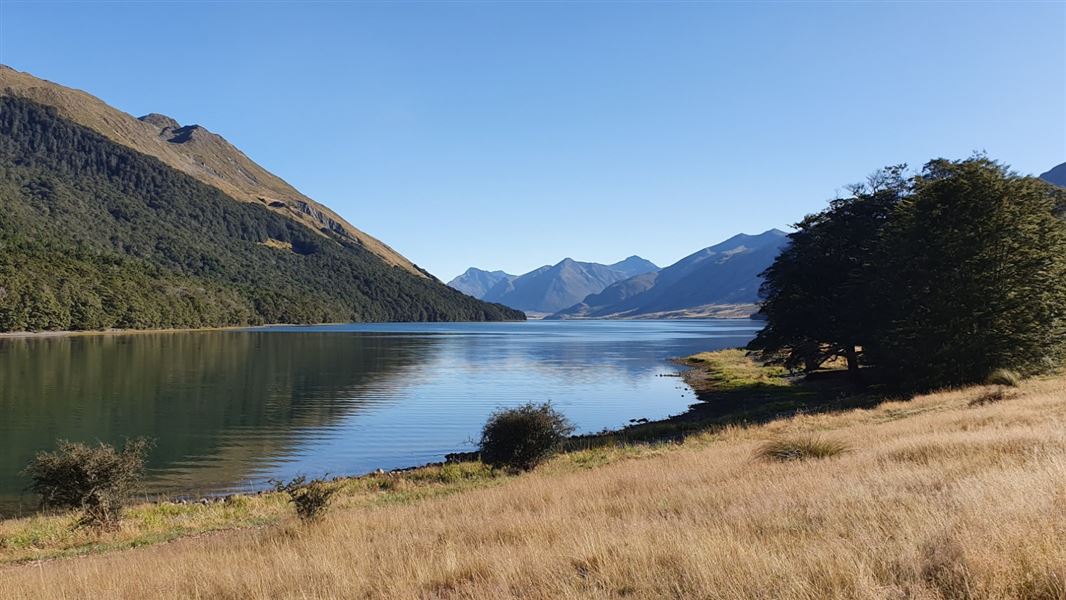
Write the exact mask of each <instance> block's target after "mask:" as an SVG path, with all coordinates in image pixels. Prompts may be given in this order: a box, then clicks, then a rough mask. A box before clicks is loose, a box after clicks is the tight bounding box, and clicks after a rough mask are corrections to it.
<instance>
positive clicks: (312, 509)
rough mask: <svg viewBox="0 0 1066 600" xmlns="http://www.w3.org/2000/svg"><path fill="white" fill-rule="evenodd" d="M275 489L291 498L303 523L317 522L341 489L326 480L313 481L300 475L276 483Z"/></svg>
mask: <svg viewBox="0 0 1066 600" xmlns="http://www.w3.org/2000/svg"><path fill="white" fill-rule="evenodd" d="M273 483H274V489H275V490H276V491H278V492H281V493H284V494H286V495H287V496H288V497H289V502H291V503H292V505H293V507H294V508H295V509H296V516H297V517H299V518H300V520H301V521H305V522H307V521H315V520H317V519H319V518H320V517H322V515H324V514H325V513H326V510H327V509H328V508H329V503H330V501H332V499H333V494H336V493H337V492H338V491H339V490H340V488H339V487H338V486H336V485H331V484H330V483H329V482H327V481H325V480H324V479H312V480H310V481H308V479H307V477H305V476H303V475H300V476H299V477H294V478H293V479H292V480H291V481H289V482H287V483H286V482H281V481H274V482H273Z"/></svg>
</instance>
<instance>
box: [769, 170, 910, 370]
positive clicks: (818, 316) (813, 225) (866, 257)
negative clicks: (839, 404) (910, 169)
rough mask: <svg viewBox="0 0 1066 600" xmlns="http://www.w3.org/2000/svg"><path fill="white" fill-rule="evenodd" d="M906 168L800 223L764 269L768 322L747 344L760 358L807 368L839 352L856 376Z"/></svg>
mask: <svg viewBox="0 0 1066 600" xmlns="http://www.w3.org/2000/svg"><path fill="white" fill-rule="evenodd" d="M904 169H905V166H904V165H899V166H894V167H889V168H886V169H883V170H881V171H879V172H877V173H876V174H875V175H873V176H871V177H870V178H869V182H868V184H867V185H859V186H852V189H851V191H852V192H853V195H852V196H851V197H850V198H842V199H837V200H833V201H832V202H830V205H829V208H827V209H825V210H823V211H822V212H820V213H817V214H814V215H809V216H807V217H806V218H805V219H804V220H803V221H801V222H800V223H797V224H796V232H795V233H792V234H790V235H789V240H790V244H789V245H788V246H787V247H786V248H785V250H784V251H782V253H781V254H780V255H779V256H778V257H777V259H776V260H775V261H774V263H773V264H772V265H771V266H770V268H769V269H767V270H766V272H765V273H764V274H763V276H764V283H763V286H762V289H761V294H762V296H763V299H764V300H763V303H762V306H761V311H760V314H761V315H762V316H764V317H766V319H767V324H766V327H765V328H763V330H762V331H761V332H759V334H758V335H757V336H756V338H755V340H753V341H752V343H751V345H750V346H749V348H750V349H752V350H755V351H757V352H758V353H759V354H760V355H761V357H762V358H763V359H766V360H770V361H777V362H782V363H784V364H785V365H786V366H787V367H789V368H791V369H799V368H802V369H804V370H807V371H810V370H813V369H815V368H817V367H818V366H820V365H821V364H822V363H824V362H825V361H827V360H829V359H831V358H834V357H843V358H845V359H846V360H847V364H848V369H849V371H850V372H851V374H852V376H853V377H854V378H856V379H857V378H858V377H859V352H860V348H862V347H863V346H865V345H866V344H867V343H868V341H869V338H870V335H871V333H872V332H873V331H874V330H875V327H874V322H873V319H874V318H875V315H874V314H873V313H872V312H871V311H870V299H869V294H870V288H871V283H872V282H873V281H874V279H875V276H876V264H875V261H874V259H875V257H876V256H877V255H878V252H877V242H878V240H879V235H880V230H881V228H882V227H883V226H884V224H885V223H886V221H887V219H888V217H889V215H890V214H891V212H892V211H893V209H894V207H895V206H896V204H897V203H898V202H899V199H900V197H901V196H902V195H903V194H904V193H906V188H907V182H906V181H905V180H904V179H903V176H902V173H903V170H904Z"/></svg>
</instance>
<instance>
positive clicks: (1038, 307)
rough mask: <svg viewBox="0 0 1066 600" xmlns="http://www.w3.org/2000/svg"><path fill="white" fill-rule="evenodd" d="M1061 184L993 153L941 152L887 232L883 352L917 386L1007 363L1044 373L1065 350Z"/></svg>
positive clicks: (879, 339) (958, 379)
mask: <svg viewBox="0 0 1066 600" xmlns="http://www.w3.org/2000/svg"><path fill="white" fill-rule="evenodd" d="M1058 200H1059V198H1058V196H1057V192H1056V191H1055V190H1054V189H1053V188H1052V187H1051V186H1050V185H1048V184H1046V183H1044V182H1042V181H1039V180H1037V179H1034V178H1031V177H1019V176H1018V175H1016V174H1014V173H1011V172H1009V171H1008V170H1007V169H1006V168H1005V167H1004V166H1002V165H1000V164H998V163H995V162H993V161H991V160H989V159H987V158H983V157H977V158H972V159H968V160H963V161H948V160H934V161H932V162H930V163H928V164H927V165H926V166H925V168H924V170H923V172H922V173H921V175H919V176H918V177H915V178H914V192H913V194H912V195H910V196H909V197H908V198H907V199H905V200H904V201H903V202H902V203H901V204H900V206H899V208H898V209H897V211H896V213H895V214H894V215H893V217H892V219H891V221H890V223H889V224H888V225H887V226H886V229H885V231H884V235H883V245H882V249H881V251H882V254H881V257H882V258H881V260H880V262H881V263H882V267H881V273H882V275H881V277H880V278H879V280H878V283H877V288H876V290H877V295H876V297H875V303H874V305H873V307H872V308H873V310H875V311H877V312H879V313H880V314H883V315H884V317H885V318H884V320H883V321H882V324H881V326H880V327H879V331H878V332H877V336H876V341H875V343H873V344H872V345H871V348H870V349H871V351H872V352H873V353H874V357H873V358H874V359H875V360H876V361H877V362H878V363H879V364H880V366H882V367H883V368H884V369H886V371H888V372H889V373H890V374H891V375H892V376H893V379H895V380H897V381H899V382H900V383H902V384H904V385H905V386H908V387H933V386H942V385H953V384H963V383H969V382H973V381H980V380H982V379H984V378H985V377H986V376H987V375H988V374H989V373H990V372H991V371H993V370H995V369H997V368H1006V369H1012V370H1016V371H1018V372H1021V373H1023V374H1034V373H1039V372H1043V371H1047V370H1050V369H1054V368H1056V367H1058V366H1060V365H1061V364H1062V363H1061V361H1062V358H1063V355H1064V352H1066V223H1064V222H1063V221H1062V220H1061V219H1059V218H1057V217H1056V216H1055V215H1054V209H1055V205H1056V202H1057V201H1058Z"/></svg>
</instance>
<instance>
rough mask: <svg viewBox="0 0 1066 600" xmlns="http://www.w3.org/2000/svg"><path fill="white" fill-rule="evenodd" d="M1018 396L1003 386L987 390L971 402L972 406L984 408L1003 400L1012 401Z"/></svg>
mask: <svg viewBox="0 0 1066 600" xmlns="http://www.w3.org/2000/svg"><path fill="white" fill-rule="evenodd" d="M1017 395H1018V394H1017V393H1015V392H1013V391H1011V390H1008V389H1007V388H1006V387H1003V386H996V387H994V388H991V389H985V390H983V391H981V393H979V394H978V395H977V397H976V398H974V399H973V400H970V406H984V405H986V404H994V403H996V402H1001V401H1003V400H1010V399H1011V398H1014V397H1015V396H1017Z"/></svg>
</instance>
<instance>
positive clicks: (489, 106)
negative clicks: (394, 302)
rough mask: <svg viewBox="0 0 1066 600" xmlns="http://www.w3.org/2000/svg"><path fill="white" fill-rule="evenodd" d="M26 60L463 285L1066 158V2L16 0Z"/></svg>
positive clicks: (6, 11) (660, 257) (34, 69)
mask: <svg viewBox="0 0 1066 600" xmlns="http://www.w3.org/2000/svg"><path fill="white" fill-rule="evenodd" d="M0 62H2V63H4V64H7V65H9V66H11V67H14V68H16V69H18V70H21V71H27V72H29V73H32V74H34V75H36V76H38V77H42V78H45V79H49V80H52V81H55V82H58V83H62V84H64V85H67V86H71V87H75V88H79V89H83V90H86V91H88V92H90V93H92V94H93V95H95V96H98V97H99V98H101V99H103V100H104V101H106V102H108V103H109V104H111V105H112V106H115V107H117V108H119V109H121V110H124V111H126V112H128V113H131V114H133V115H135V116H139V115H142V114H146V113H149V112H158V113H163V114H166V115H169V116H171V117H174V118H175V119H177V120H178V121H179V122H181V123H182V124H186V125H188V124H193V123H195V124H199V125H203V126H205V127H207V128H208V129H210V130H212V131H214V132H216V133H219V134H221V135H222V136H224V137H225V138H227V139H228V140H229V141H230V142H232V143H233V144H234V145H236V146H237V147H238V148H240V149H241V150H243V151H244V152H245V154H247V155H248V156H249V157H251V158H252V159H253V160H255V161H256V162H258V163H259V164H261V165H263V166H264V167H265V168H267V169H268V170H270V171H272V172H273V173H275V174H277V175H279V176H281V177H282V178H283V179H285V180H287V181H288V182H289V183H291V184H293V185H294V186H295V187H297V188H298V189H300V190H301V191H302V192H304V193H305V194H307V195H308V196H310V197H312V198H314V199H316V200H318V201H319V202H322V203H324V204H327V205H328V206H330V207H331V208H333V209H334V210H336V211H337V212H339V213H340V214H341V215H342V216H344V217H345V218H346V219H348V220H349V221H350V222H352V223H353V224H354V225H355V226H357V227H359V228H361V229H362V230H364V231H366V232H368V233H370V234H372V235H374V236H376V237H378V238H380V239H382V240H383V241H385V242H386V243H388V244H389V245H391V246H392V247H393V248H395V249H397V250H398V251H400V252H401V253H403V254H404V255H406V256H407V257H408V258H410V259H411V260H413V261H414V262H415V263H417V264H419V265H420V266H422V267H424V268H426V269H428V270H429V271H430V272H432V273H433V274H435V275H437V276H438V277H440V278H441V279H443V280H445V281H447V280H449V279H451V278H452V277H454V276H455V275H458V274H459V273H461V272H463V271H464V270H465V269H466V268H467V267H469V266H477V267H481V268H486V269H503V270H506V271H508V272H511V273H524V272H526V271H529V270H531V269H533V268H536V267H538V266H541V265H544V264H553V263H556V262H558V261H559V260H561V259H562V258H564V257H568V256H569V257H572V258H575V259H577V260H586V261H596V262H604V263H610V262H615V261H618V260H621V259H623V258H625V257H627V256H629V255H632V254H638V255H640V256H643V257H645V258H648V259H650V260H652V261H654V262H656V263H657V264H659V265H662V266H665V265H668V264H671V263H673V262H674V261H676V260H678V259H680V258H682V257H683V256H686V255H688V254H690V253H692V252H695V251H696V250H699V249H700V248H704V247H706V246H710V245H712V244H714V243H717V242H719V241H722V240H724V239H726V238H728V237H731V236H732V235H734V234H736V233H740V232H744V233H759V232H761V231H764V230H766V229H770V228H773V227H777V228H781V229H786V230H787V229H788V226H789V225H790V224H792V223H795V222H797V221H799V220H800V219H801V218H802V217H803V216H804V215H805V214H808V213H811V212H815V211H817V210H820V209H821V208H822V207H823V206H824V205H825V201H826V200H828V199H831V198H833V197H835V196H837V195H838V194H842V193H844V188H845V186H846V185H847V184H850V183H855V182H858V181H861V180H863V179H864V178H865V177H866V176H867V175H868V174H869V173H871V172H872V171H874V170H875V169H877V168H879V167H882V166H885V165H889V164H898V163H908V164H910V165H911V166H914V167H919V166H920V165H921V164H923V163H924V162H925V161H927V160H929V159H931V158H936V157H945V158H965V157H967V156H969V155H971V154H972V153H973V152H975V151H984V152H986V153H987V154H988V155H989V156H991V157H992V158H995V159H997V160H1000V161H1002V162H1005V163H1007V164H1009V165H1011V166H1012V167H1013V168H1014V169H1015V170H1017V171H1019V172H1021V173H1026V174H1039V173H1041V172H1043V171H1046V170H1048V169H1049V168H1051V167H1052V166H1054V165H1056V164H1058V163H1061V162H1064V161H1066V3H1064V2H1045V3H1024V2H1009V3H1008V2H1003V3H997V2H980V3H964V2H942V3H938V2H898V3H869V2H854V3H843V2H834V3H816V2H791V3H758V4H756V3H711V2H706V3H700V2H686V3H650V2H640V3H620V2H527V3H523V2H484V3H481V2H432V3H429V2H427V3H416V2H398V3H352V2H299V3H296V2H147V1H145V2H114V3H106V2H87V1H82V2H76V3H63V2H47V1H36V2H13V1H10V0H0Z"/></svg>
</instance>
